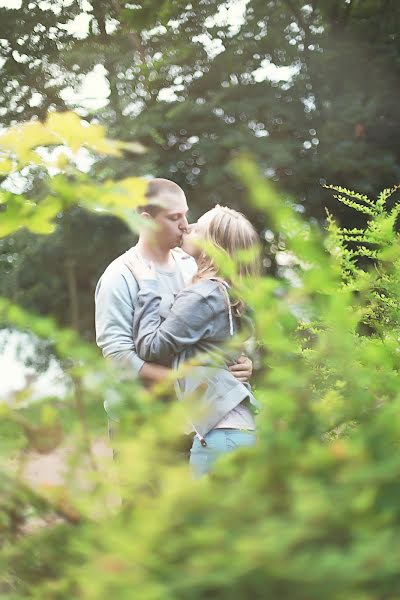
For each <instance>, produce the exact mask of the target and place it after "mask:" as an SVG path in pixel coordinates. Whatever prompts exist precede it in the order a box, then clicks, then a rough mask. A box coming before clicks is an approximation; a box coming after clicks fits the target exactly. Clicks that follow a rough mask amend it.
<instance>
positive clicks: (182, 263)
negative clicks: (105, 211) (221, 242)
mask: <svg viewBox="0 0 400 600" xmlns="http://www.w3.org/2000/svg"><path fill="white" fill-rule="evenodd" d="M146 198H147V201H148V204H146V205H145V206H142V207H140V208H139V209H138V212H139V213H140V215H141V216H142V217H143V218H145V219H148V220H149V224H150V225H152V227H150V228H148V229H147V228H146V229H145V230H143V231H142V232H141V234H140V236H139V241H138V243H137V245H136V246H135V247H134V248H131V249H130V250H128V253H129V252H135V253H138V254H140V255H141V256H142V257H143V258H144V259H145V260H149V261H152V262H153V263H154V265H155V268H156V273H157V278H158V280H159V282H160V286H161V289H162V292H163V298H162V304H161V307H160V314H161V316H164V317H165V316H166V315H167V314H168V311H169V309H170V307H171V305H172V303H173V301H174V296H175V294H177V293H178V292H179V291H180V290H182V289H183V288H184V287H186V286H187V285H189V284H190V282H191V280H192V278H193V275H194V274H195V272H196V263H195V261H194V260H193V258H192V257H190V256H188V255H187V254H186V253H185V252H183V250H181V249H180V246H181V244H182V240H183V235H184V234H185V233H186V231H187V227H188V221H187V214H188V206H187V202H186V197H185V194H184V192H183V190H182V189H181V188H180V187H179V186H178V185H177V184H176V183H174V182H173V181H169V180H168V179H153V180H151V181H150V182H149V186H148V189H147V193H146ZM137 292H138V284H137V282H136V280H135V278H134V277H133V275H132V273H131V271H130V269H129V267H128V266H127V265H126V253H125V254H123V255H121V256H119V257H118V258H116V259H115V260H114V261H113V262H112V263H111V264H110V265H109V266H108V267H107V269H106V270H105V272H104V273H103V275H102V276H101V278H100V280H99V282H98V284H97V287H96V293H95V301H96V341H97V345H98V346H99V347H100V348H101V349H102V351H103V355H104V357H106V358H112V359H114V360H116V361H118V362H120V363H122V364H124V366H125V367H128V368H129V369H130V370H131V372H132V375H134V376H138V377H139V378H140V379H141V380H142V381H143V382H145V383H148V384H149V383H150V384H151V383H157V382H161V381H163V380H164V379H165V377H166V375H167V374H168V372H169V369H167V368H166V367H164V366H162V365H157V364H154V363H148V362H144V361H143V360H141V359H140V358H139V356H138V355H137V354H136V351H135V347H134V343H133V337H132V325H133V314H134V310H135V301H136V296H137ZM171 358H172V357H171ZM239 361H240V362H238V363H236V364H235V365H232V366H231V367H230V370H231V371H232V374H233V375H234V376H235V377H237V378H238V379H240V380H241V381H244V380H247V379H248V378H249V377H250V375H251V371H252V363H251V361H250V360H249V359H248V358H246V357H244V356H243V357H240V359H239ZM104 406H105V409H106V411H107V413H108V415H109V417H110V418H111V419H113V418H117V414H115V412H114V411H113V407H112V405H111V404H110V402H107V401H106V402H105V405H104Z"/></svg>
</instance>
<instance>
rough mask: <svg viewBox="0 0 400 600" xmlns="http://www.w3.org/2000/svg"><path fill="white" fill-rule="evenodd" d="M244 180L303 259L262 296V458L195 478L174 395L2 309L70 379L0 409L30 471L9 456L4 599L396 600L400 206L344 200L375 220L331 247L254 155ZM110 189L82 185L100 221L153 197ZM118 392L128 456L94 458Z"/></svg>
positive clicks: (18, 211)
mask: <svg viewBox="0 0 400 600" xmlns="http://www.w3.org/2000/svg"><path fill="white" fill-rule="evenodd" d="M68 118H69V117H68ZM62 121H63V119H62V118H61V117H60V123H62ZM11 139H12V138H11ZM26 139H29V136H26V137H25V140H26ZM66 143H67V142H66ZM82 143H90V141H89V139H88V140H85V138H84V137H83V139H82ZM104 143H106V142H105V141H104ZM11 160H15V161H16V160H17V158H16V157H15V156H14V158H13V157H11ZM14 168H18V164H17V163H16V162H14ZM64 168H66V167H65V166H64ZM68 168H70V167H68ZM233 169H234V171H235V173H236V174H237V175H238V176H239V177H240V180H241V183H242V185H243V186H245V187H246V189H247V190H248V197H249V200H250V201H251V202H252V203H253V205H254V207H255V208H256V209H257V210H259V211H264V212H265V214H266V216H267V217H268V219H269V221H270V223H271V228H272V229H273V230H274V231H276V232H282V233H283V234H284V235H285V236H286V239H287V247H288V252H290V253H291V255H292V265H293V266H292V269H293V276H292V281H291V282H290V283H289V282H288V281H287V280H286V282H283V281H280V280H278V279H276V278H274V277H269V276H266V277H262V278H260V280H259V281H258V282H257V285H255V286H251V288H250V286H249V287H248V288H246V289H245V299H246V301H247V302H248V303H249V304H250V305H251V306H252V307H253V309H254V315H255V324H256V330H257V337H258V339H259V342H260V344H261V346H262V347H263V348H264V352H263V355H262V359H261V361H262V364H261V365H260V367H261V368H260V370H259V373H258V375H257V381H256V395H257V397H258V399H259V401H260V402H261V403H262V405H263V409H262V411H261V413H260V415H259V417H258V428H259V440H258V444H257V446H256V447H255V448H253V449H247V450H241V451H238V452H237V453H235V454H232V455H231V456H229V457H226V458H225V459H224V460H221V461H220V464H219V465H218V467H217V468H216V470H215V472H213V474H212V475H211V476H210V477H207V478H204V479H202V480H199V481H193V480H192V479H191V477H190V475H189V473H188V469H187V466H186V464H185V461H184V460H183V459H182V456H181V454H180V453H179V451H178V445H179V439H180V432H181V430H182V428H183V415H182V412H181V408H180V407H179V406H177V405H176V403H173V402H172V403H165V402H162V401H161V400H160V399H159V397H158V395H159V394H161V393H164V394H165V389H164V390H152V391H151V392H150V391H149V390H144V389H141V388H140V387H139V386H138V383H137V382H135V381H134V380H130V379H129V378H126V377H125V376H122V374H121V373H118V372H116V371H115V370H114V369H113V368H112V367H111V365H109V364H108V363H106V362H105V361H103V359H101V358H100V357H99V355H98V353H97V351H96V350H95V349H94V348H93V346H90V345H87V344H85V343H84V342H83V341H82V340H81V339H80V338H79V336H78V335H77V334H76V332H73V331H72V330H69V329H59V328H58V327H57V326H56V325H55V323H54V322H53V321H51V320H49V319H47V318H44V317H40V316H37V315H34V314H32V313H29V312H26V311H24V310H23V309H21V308H20V307H18V306H17V305H15V304H13V303H11V302H10V301H9V300H5V299H3V300H1V303H0V315H1V316H0V319H1V320H2V321H3V322H5V323H7V324H8V325H9V326H14V327H16V328H18V329H21V330H28V331H31V332H32V333H33V334H35V335H36V336H38V337H40V338H43V339H45V340H49V341H50V343H51V344H52V346H53V347H54V350H55V352H56V354H57V355H58V356H59V357H60V359H62V360H63V361H64V362H63V364H64V367H65V370H66V372H67V374H68V376H69V378H70V381H71V386H70V395H69V396H68V397H67V398H66V399H65V400H64V401H63V402H62V403H60V402H59V401H55V400H54V399H51V398H45V399H43V400H37V401H36V403H35V406H34V407H32V406H31V405H29V397H28V398H26V397H25V398H23V399H21V398H19V399H18V398H14V399H12V398H11V399H9V401H8V403H4V404H3V405H1V421H2V423H1V428H0V431H7V430H9V429H8V427H9V428H15V430H16V431H17V430H18V431H20V435H19V436H18V442H17V445H18V449H16V451H15V452H14V455H13V458H14V462H13V463H10V448H9V445H8V446H7V452H8V456H6V453H5V450H4V449H3V451H2V455H1V456H0V467H1V470H2V472H1V481H2V484H1V490H0V540H1V541H0V573H1V575H0V593H1V596H2V598H4V599H7V600H19V599H22V598H24V599H27V598H32V599H37V600H39V599H40V600H56V599H57V600H64V599H65V600H67V599H68V600H70V599H71V598H82V599H87V600H92V599H94V598H96V599H99V598H109V597H110V595H113V596H114V597H116V598H118V599H119V600H124V599H127V600H128V599H129V600H130V599H131V598H132V597H137V598H146V599H174V600H176V599H182V600H183V599H186V598H191V599H193V598H196V599H204V600H205V599H206V598H207V599H208V598H210V596H212V597H213V598H219V599H221V600H222V599H228V598H229V600H232V599H244V598H265V597H268V598H278V597H279V598H280V597H282V598H290V599H300V600H303V599H304V600H311V599H315V600H317V599H318V600H320V598H324V599H328V600H329V599H340V600H350V599H351V600H355V599H358V600H376V599H385V600H387V599H393V600H394V599H395V598H397V597H398V589H399V585H400V576H399V570H398V557H399V551H400V547H399V539H400V537H399V533H400V532H399V529H400V505H399V502H398V498H399V494H400V479H399V473H400V454H399V452H398V450H399V439H400V421H399V418H398V417H399V410H400V397H399V389H400V386H399V375H398V371H399V361H400V354H399V334H400V331H399V316H400V315H399V306H400V305H399V301H400V291H399V286H398V285H396V283H397V282H398V281H399V278H400V246H399V240H398V236H397V235H396V234H395V232H394V225H395V218H396V215H397V209H394V212H393V211H391V210H389V209H387V208H386V203H387V201H388V199H389V197H390V196H391V195H392V194H393V193H394V192H395V190H387V191H385V192H383V193H382V194H381V195H380V196H379V198H378V199H377V200H376V201H375V200H372V199H369V198H365V197H363V196H360V195H359V194H355V193H353V192H351V191H349V190H344V189H342V188H337V189H336V191H335V193H336V195H337V196H338V197H339V198H338V199H339V200H340V201H342V202H345V203H347V204H348V205H350V206H352V208H354V209H356V210H358V211H361V212H365V207H367V209H368V211H367V213H368V225H367V228H366V229H365V230H359V231H357V232H356V231H350V232H349V231H346V230H343V229H341V228H340V227H338V226H337V225H336V224H335V223H334V221H333V220H332V219H331V220H330V227H329V231H328V232H327V235H326V236H322V234H321V233H320V231H319V230H318V229H316V228H314V227H313V226H312V225H310V224H309V223H307V222H305V221H303V220H302V219H301V218H300V217H299V215H298V214H297V213H296V212H295V211H293V210H292V208H291V206H290V205H289V204H287V203H285V202H283V201H282V199H281V198H280V197H279V196H278V195H277V194H276V193H275V192H274V190H273V189H272V188H271V187H270V186H269V185H267V183H266V182H265V179H264V177H262V176H261V175H260V174H259V172H258V170H257V169H256V167H255V166H254V164H253V163H252V162H251V161H250V160H248V159H247V158H241V159H238V160H237V161H236V162H235V164H234V165H233ZM81 185H82V183H81V182H79V181H77V180H76V177H74V176H73V175H72V173H71V172H70V173H69V174H66V173H59V174H58V175H56V176H55V177H53V178H49V180H48V186H49V189H50V190H51V191H50V192H49V195H48V196H47V200H46V202H45V203H44V204H42V202H40V201H38V202H36V203H35V202H34V201H32V200H31V199H29V200H26V199H25V198H24V197H22V196H21V197H16V196H15V195H7V196H6V197H3V205H4V206H6V209H5V211H4V212H3V213H2V224H3V225H2V226H3V228H4V231H8V232H9V231H10V230H12V228H17V227H20V226H23V225H26V223H27V220H26V211H28V212H29V214H31V215H32V216H33V219H34V223H35V228H38V227H39V228H40V227H43V233H45V232H47V231H49V230H50V229H51V228H52V218H53V217H54V216H55V215H56V214H57V210H56V207H57V206H59V204H60V203H61V204H62V203H66V202H69V203H70V204H71V205H73V204H74V203H75V202H78V201H79V202H80V201H82V198H79V197H77V196H75V195H74V194H75V192H74V190H76V189H82V188H81V187H80V186H81ZM95 185H96V184H95V182H90V181H88V180H86V181H85V182H84V186H85V189H86V190H87V191H88V194H87V196H86V198H87V199H89V198H90V199H91V198H96V202H95V206H96V208H97V209H98V208H99V206H102V205H103V199H104V198H106V202H104V206H105V208H106V209H107V211H109V212H110V213H113V214H117V216H121V207H125V206H126V199H127V197H128V196H129V197H131V199H132V206H134V205H135V202H136V201H138V199H139V197H140V189H142V188H141V187H140V185H141V184H140V182H139V181H138V182H136V181H134V180H133V181H132V185H133V188H132V190H131V189H130V188H129V189H128V188H125V187H122V188H121V187H119V188H118V191H117V187H115V186H114V184H113V183H112V182H110V184H109V187H108V188H105V189H104V190H102V189H101V188H95V187H94V186H95ZM130 185H131V184H129V186H130ZM95 189H97V190H99V189H100V192H104V195H103V194H102V193H101V194H99V196H97V195H96V194H95V192H94V190H95ZM135 193H136V195H135ZM130 195H132V196H130ZM90 202H91V200H90ZM90 202H89V201H88V202H87V203H86V204H87V207H89V208H90ZM123 215H124V216H125V218H127V220H128V222H129V224H130V226H132V227H136V226H137V225H138V224H137V223H136V222H133V221H131V220H130V218H129V215H127V213H126V212H125V213H123ZM360 257H361V258H362V259H363V260H364V262H360ZM366 260H367V261H370V263H371V264H370V265H368V264H366V263H365V261H366ZM106 397H112V398H113V399H114V400H115V401H117V402H121V407H122V409H123V418H122V420H121V429H120V435H119V443H118V450H119V458H118V460H117V461H116V462H114V463H112V461H111V460H110V459H108V458H99V457H98V456H96V455H94V454H93V451H92V447H93V444H92V442H93V439H94V438H96V437H97V436H99V434H100V432H101V428H102V417H103V409H102V401H103V400H104V399H105V398H106ZM23 440H24V441H23ZM62 446H64V447H67V448H68V450H69V452H68V454H67V458H66V459H65V476H64V480H63V482H62V483H61V484H59V485H50V484H48V485H43V486H41V487H40V488H38V487H33V486H32V485H30V484H29V483H28V482H27V481H26V478H25V477H24V463H25V462H26V460H27V457H28V456H29V453H30V452H32V451H36V452H39V453H46V452H49V451H51V450H54V449H56V448H59V447H62ZM11 454H12V453H11Z"/></svg>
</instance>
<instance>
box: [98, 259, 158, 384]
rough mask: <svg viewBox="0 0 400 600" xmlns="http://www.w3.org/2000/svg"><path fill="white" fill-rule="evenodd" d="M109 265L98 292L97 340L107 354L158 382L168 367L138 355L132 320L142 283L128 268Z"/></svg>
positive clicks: (136, 374)
mask: <svg viewBox="0 0 400 600" xmlns="http://www.w3.org/2000/svg"><path fill="white" fill-rule="evenodd" d="M121 269H123V266H122V265H121V266H120V269H117V268H115V269H107V270H106V272H105V273H104V274H103V276H102V277H101V279H100V281H99V282H98V284H97V287H96V292H95V305H96V311H95V322H96V342H97V345H98V346H99V348H101V350H102V352H103V356H104V357H105V358H110V359H112V360H115V361H116V362H118V363H120V364H122V365H123V366H124V367H126V368H127V370H128V371H129V372H130V373H131V374H132V375H134V376H138V377H140V379H142V380H143V381H144V382H146V383H158V382H160V381H162V380H163V379H165V377H166V375H167V374H168V373H169V369H168V368H167V367H164V366H161V365H157V364H149V363H145V362H144V361H143V360H142V359H141V358H139V356H138V355H137V352H136V349H135V345H134V341H133V331H132V323H133V316H134V311H135V306H134V305H135V301H136V295H137V291H138V286H137V283H136V281H135V279H134V278H133V276H132V275H131V274H130V272H129V271H128V270H126V273H124V272H122V271H121Z"/></svg>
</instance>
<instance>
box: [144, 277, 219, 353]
mask: <svg viewBox="0 0 400 600" xmlns="http://www.w3.org/2000/svg"><path fill="white" fill-rule="evenodd" d="M160 300H161V294H160V290H159V285H158V282H157V281H155V280H151V281H143V282H141V288H140V290H139V293H138V296H137V303H136V309H135V314H134V318H133V338H134V341H135V347H136V351H137V353H138V355H139V357H140V358H141V359H142V360H145V361H156V362H158V363H160V364H163V365H170V364H171V359H172V358H173V356H174V355H176V354H178V353H179V352H181V351H182V350H185V349H186V348H189V347H191V346H194V345H195V344H196V343H197V342H198V341H199V340H201V339H203V338H206V337H208V336H210V335H211V334H212V330H213V327H214V313H213V310H212V308H211V306H210V305H209V303H208V302H207V298H205V297H204V296H202V295H201V294H199V293H197V292H196V291H195V290H191V289H185V290H183V291H182V292H180V293H179V294H178V296H177V297H176V300H175V302H174V304H173V305H172V307H171V311H170V313H169V315H168V317H167V318H166V319H165V320H164V321H162V320H161V318H160V314H159V307H160Z"/></svg>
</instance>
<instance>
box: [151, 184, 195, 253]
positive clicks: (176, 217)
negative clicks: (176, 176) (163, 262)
mask: <svg viewBox="0 0 400 600" xmlns="http://www.w3.org/2000/svg"><path fill="white" fill-rule="evenodd" d="M162 200H163V201H164V202H165V206H167V208H163V209H162V210H160V212H159V213H158V214H157V216H156V217H154V223H155V224H156V226H157V231H155V232H154V240H155V242H156V243H157V245H159V246H162V247H163V248H168V249H172V248H176V247H177V246H179V247H180V246H181V245H182V240H183V234H184V233H186V231H187V228H188V221H187V214H188V205H187V202H186V198H185V196H184V194H173V195H172V194H171V195H169V196H168V197H167V196H166V197H165V198H162Z"/></svg>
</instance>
